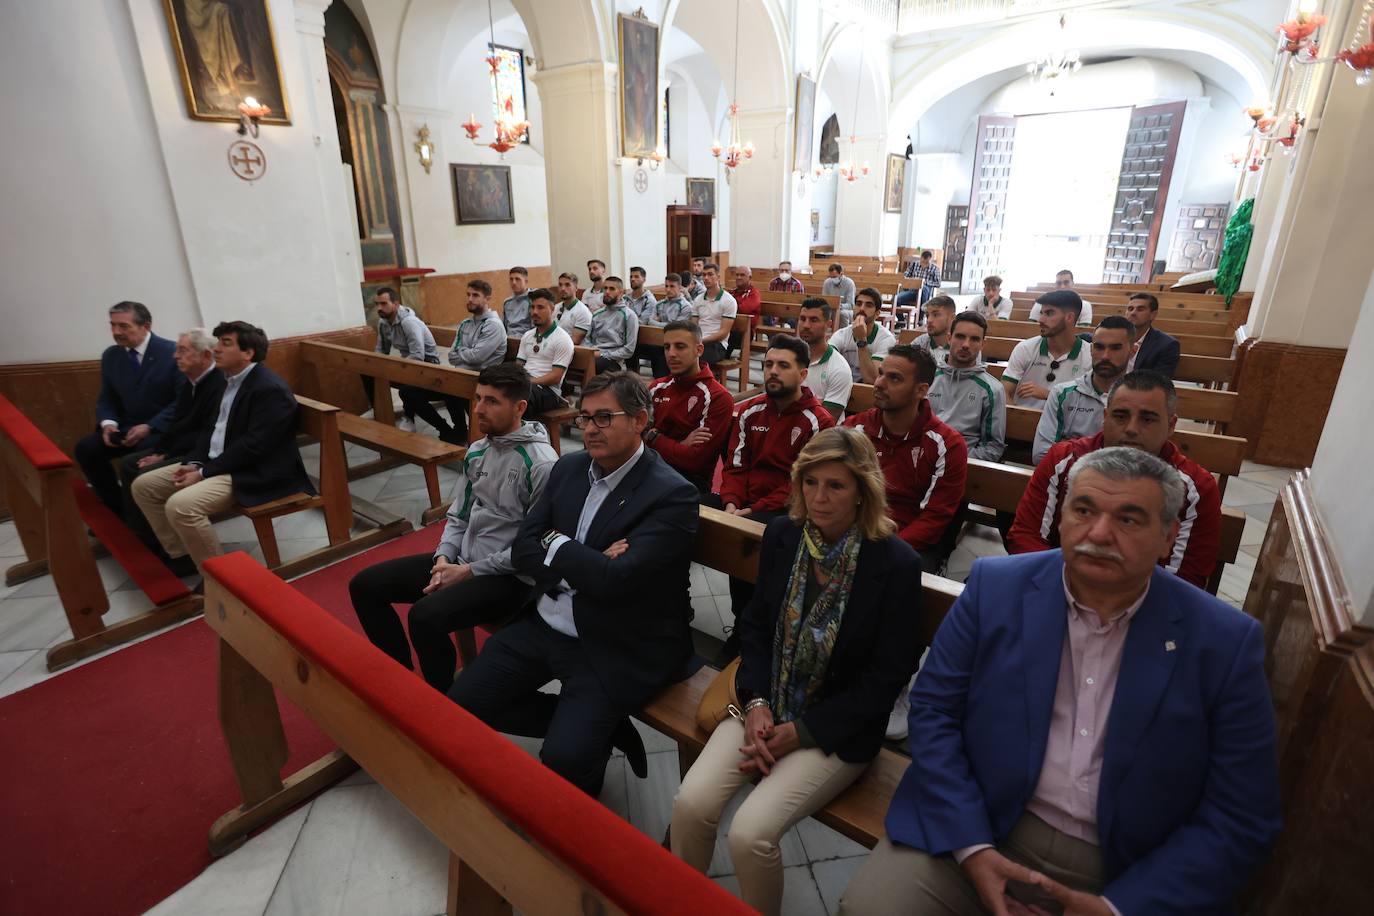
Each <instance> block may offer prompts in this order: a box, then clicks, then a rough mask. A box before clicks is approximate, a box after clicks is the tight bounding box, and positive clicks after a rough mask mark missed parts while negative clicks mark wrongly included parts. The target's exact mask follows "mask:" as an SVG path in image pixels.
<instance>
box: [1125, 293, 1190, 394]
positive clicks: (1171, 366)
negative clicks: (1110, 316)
mask: <svg viewBox="0 0 1374 916" xmlns="http://www.w3.org/2000/svg"><path fill="white" fill-rule="evenodd" d="M1158 317H1159V300H1158V299H1156V298H1155V297H1154V296H1152V295H1150V294H1149V293H1133V294H1132V295H1131V297H1130V298H1129V299H1127V300H1126V320H1127V321H1129V322H1130V323H1131V324H1133V325H1135V345H1136V350H1135V356H1133V357H1131V364H1130V366H1129V367H1127V368H1128V371H1132V372H1134V371H1135V370H1136V369H1150V370H1152V371H1154V372H1158V373H1159V374H1160V375H1162V376H1164V377H1165V378H1167V379H1170V380H1172V379H1173V377H1174V373H1176V372H1178V353H1179V349H1178V339H1177V338H1175V337H1170V336H1169V335H1168V334H1165V333H1164V332H1163V331H1160V330H1156V329H1155V327H1154V323H1155V319H1156V318H1158Z"/></svg>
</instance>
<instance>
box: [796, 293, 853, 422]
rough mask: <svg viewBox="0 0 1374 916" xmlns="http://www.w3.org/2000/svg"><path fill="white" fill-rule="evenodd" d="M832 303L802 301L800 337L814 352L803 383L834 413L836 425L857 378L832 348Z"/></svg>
mask: <svg viewBox="0 0 1374 916" xmlns="http://www.w3.org/2000/svg"><path fill="white" fill-rule="evenodd" d="M832 314H833V313H832V312H831V311H830V303H828V302H826V301H825V300H824V299H821V298H818V297H812V298H810V299H805V300H803V301H802V306H801V310H800V311H799V312H798V313H797V335H798V336H799V337H801V339H802V341H803V342H805V343H806V345H807V347H808V348H810V351H811V360H810V364H809V365H808V367H807V371H806V377H805V378H804V379H803V381H802V384H803V385H805V386H806V387H807V388H810V389H811V392H812V393H813V394H815V395H816V398H817V400H819V401H820V402H821V404H822V405H823V406H824V407H825V409H826V410H827V411H829V412H830V416H831V417H833V418H834V420H835V422H837V423H838V422H839V421H841V420H843V419H844V409H845V407H846V406H847V405H848V404H849V393H850V392H851V391H853V390H854V376H853V374H852V373H851V372H850V369H849V363H847V362H845V360H844V357H842V356H840V355H839V354H838V353H837V352H836V351H835V348H834V347H832V346H830V316H831V315H832Z"/></svg>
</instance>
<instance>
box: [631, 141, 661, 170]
mask: <svg viewBox="0 0 1374 916" xmlns="http://www.w3.org/2000/svg"><path fill="white" fill-rule="evenodd" d="M645 158H646V157H644V156H639V157H637V158H636V159H635V164H636V165H638V166H640V167H641V168H642V167H643V166H644V159H645ZM647 158H648V160H649V168H651V169H653V170H654V171H655V172H657V171H658V167H659V166H661V165H662V164H663V160H664V159H667V158H668V151H667V150H665V149H664V148H663V144H661V143H660V144H659V145H658V146H657V147H655V148H654V151H653V152H652V153H650V154H649V155H648V157H647Z"/></svg>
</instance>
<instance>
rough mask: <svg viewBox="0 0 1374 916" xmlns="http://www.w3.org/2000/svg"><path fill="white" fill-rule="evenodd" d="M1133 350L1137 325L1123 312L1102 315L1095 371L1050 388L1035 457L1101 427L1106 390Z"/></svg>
mask: <svg viewBox="0 0 1374 916" xmlns="http://www.w3.org/2000/svg"><path fill="white" fill-rule="evenodd" d="M1134 353H1135V325H1133V324H1131V323H1130V322H1129V321H1127V320H1126V319H1125V318H1122V317H1121V316H1120V315H1108V316H1107V317H1106V318H1103V319H1102V323H1101V324H1099V325H1098V326H1097V330H1096V331H1095V332H1094V333H1093V342H1092V360H1093V367H1092V371H1090V372H1085V373H1084V374H1083V375H1080V376H1079V377H1078V378H1076V379H1070V380H1069V381H1067V382H1060V383H1059V384H1057V385H1055V386H1054V387H1053V388H1051V389H1050V397H1049V400H1048V401H1046V402H1045V409H1044V411H1042V412H1041V414H1040V423H1039V425H1038V426H1036V428H1035V443H1034V444H1033V445H1032V446H1031V457H1032V458H1033V459H1034V460H1036V461H1039V460H1040V459H1041V458H1044V457H1045V453H1046V452H1048V451H1049V450H1050V446H1051V445H1054V444H1055V443H1056V442H1063V441H1064V440H1065V439H1077V438H1079V437H1080V436H1092V435H1095V434H1096V433H1097V432H1098V431H1099V430H1101V429H1102V411H1103V410H1105V409H1106V407H1107V391H1108V390H1109V389H1110V388H1111V387H1112V382H1115V381H1116V380H1117V379H1119V378H1120V377H1121V376H1122V375H1124V374H1125V373H1126V366H1127V364H1128V363H1129V362H1130V359H1131V356H1132V355H1134Z"/></svg>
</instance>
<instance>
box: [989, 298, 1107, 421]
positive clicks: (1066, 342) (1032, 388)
mask: <svg viewBox="0 0 1374 916" xmlns="http://www.w3.org/2000/svg"><path fill="white" fill-rule="evenodd" d="M1035 304H1036V305H1037V306H1038V307H1039V309H1040V313H1039V316H1038V317H1037V318H1034V319H1032V320H1033V321H1036V322H1037V323H1038V324H1039V325H1040V336H1039V337H1030V338H1027V339H1026V340H1023V341H1021V342H1020V343H1019V344H1017V345H1016V347H1015V349H1013V350H1012V351H1011V358H1010V359H1008V360H1007V370H1006V371H1005V372H1003V373H1002V384H1003V385H1005V386H1006V389H1007V403H1009V404H1015V405H1016V406H1017V407H1034V408H1035V409H1036V410H1039V409H1041V408H1042V407H1044V406H1045V399H1046V398H1048V397H1049V396H1050V386H1051V385H1053V384H1054V383H1055V382H1063V381H1067V380H1068V379H1074V378H1078V377H1079V376H1080V375H1082V374H1083V373H1084V372H1087V371H1088V370H1089V369H1091V368H1092V366H1093V363H1092V353H1091V352H1090V351H1089V349H1088V347H1086V346H1084V343H1083V341H1082V340H1080V339H1079V337H1078V335H1077V333H1075V331H1074V328H1073V326H1074V324H1075V323H1076V322H1077V321H1078V317H1079V315H1080V314H1081V313H1082V310H1083V300H1082V299H1080V298H1079V296H1078V293H1076V292H1074V291H1073V290H1071V289H1056V290H1053V291H1052V292H1048V293H1045V295H1043V296H1041V297H1040V298H1039V299H1037V300H1036V303H1035Z"/></svg>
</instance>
